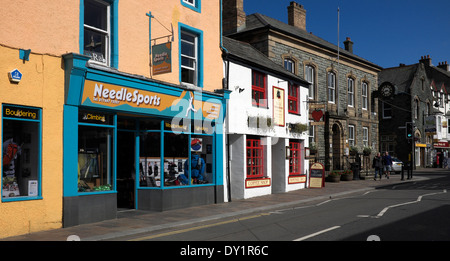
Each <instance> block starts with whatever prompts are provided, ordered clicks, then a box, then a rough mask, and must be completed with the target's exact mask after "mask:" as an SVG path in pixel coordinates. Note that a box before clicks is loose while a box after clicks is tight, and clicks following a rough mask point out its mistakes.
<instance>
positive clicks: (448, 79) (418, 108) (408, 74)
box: [378, 55, 450, 167]
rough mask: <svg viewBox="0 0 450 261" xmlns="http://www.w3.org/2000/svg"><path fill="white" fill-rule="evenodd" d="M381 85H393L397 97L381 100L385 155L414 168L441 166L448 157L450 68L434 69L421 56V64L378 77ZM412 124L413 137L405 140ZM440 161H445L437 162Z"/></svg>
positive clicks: (382, 145) (394, 70) (387, 70)
mask: <svg viewBox="0 0 450 261" xmlns="http://www.w3.org/2000/svg"><path fill="white" fill-rule="evenodd" d="M378 81H379V83H380V85H383V84H386V83H387V84H391V85H392V86H394V88H395V93H394V94H393V95H392V96H390V97H387V98H382V97H380V106H379V121H380V134H379V135H380V145H381V149H382V151H388V152H389V154H391V155H394V156H396V157H398V158H399V159H400V160H401V161H403V162H404V163H408V162H410V161H411V164H412V165H413V166H415V167H428V166H434V167H436V166H442V163H443V157H444V156H448V150H449V148H450V147H449V145H448V141H449V138H450V134H449V131H448V129H449V128H448V119H449V118H450V109H449V108H450V99H449V97H450V96H449V91H450V90H448V86H450V72H449V66H448V64H447V63H446V62H443V63H439V65H438V66H433V65H432V62H431V58H430V57H429V56H428V55H427V56H422V57H421V59H420V60H419V62H418V63H416V64H412V65H405V64H400V65H399V66H398V67H393V68H386V69H384V70H382V71H381V72H380V73H379V80H378ZM407 122H411V123H412V124H413V126H414V128H413V129H412V134H413V137H412V139H408V138H407V137H406V128H405V127H406V123H407ZM438 157H442V158H440V159H438Z"/></svg>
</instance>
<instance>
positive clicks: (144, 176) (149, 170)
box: [139, 132, 162, 187]
mask: <svg viewBox="0 0 450 261" xmlns="http://www.w3.org/2000/svg"><path fill="white" fill-rule="evenodd" d="M161 166H162V165H161V132H141V134H140V136H139V186H141V187H161V170H162V169H161Z"/></svg>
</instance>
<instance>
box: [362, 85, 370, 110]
mask: <svg viewBox="0 0 450 261" xmlns="http://www.w3.org/2000/svg"><path fill="white" fill-rule="evenodd" d="M368 93H369V87H368V85H367V83H366V82H363V83H362V86H361V102H362V104H361V106H362V109H363V110H367V108H368V104H369V99H368Z"/></svg>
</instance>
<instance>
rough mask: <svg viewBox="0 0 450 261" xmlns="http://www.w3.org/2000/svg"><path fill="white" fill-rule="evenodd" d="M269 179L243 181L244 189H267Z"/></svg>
mask: <svg viewBox="0 0 450 261" xmlns="http://www.w3.org/2000/svg"><path fill="white" fill-rule="evenodd" d="M269 186H270V178H260V179H247V180H245V188H260V187H269Z"/></svg>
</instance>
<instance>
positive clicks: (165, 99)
mask: <svg viewBox="0 0 450 261" xmlns="http://www.w3.org/2000/svg"><path fill="white" fill-rule="evenodd" d="M81 105H85V106H94V107H101V108H104V107H109V108H117V109H121V110H125V111H132V112H136V111H138V112H143V113H145V112H148V110H152V114H160V115H165V116H174V117H176V116H178V117H180V118H187V117H188V116H189V113H190V112H193V113H197V112H198V113H201V115H202V116H203V118H205V119H209V120H216V119H218V118H219V116H220V110H221V103H220V102H219V101H218V100H215V99H211V100H206V101H201V100H195V99H194V93H193V92H192V91H186V90H185V91H183V92H182V93H181V94H180V96H176V95H170V94H165V93H159V92H153V91H147V90H141V89H135V88H130V87H124V86H120V85H114V84H107V83H102V82H97V81H91V80H86V81H85V84H84V89H83V94H82V99H81Z"/></svg>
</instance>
